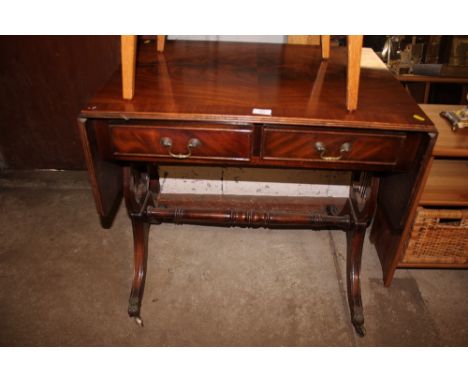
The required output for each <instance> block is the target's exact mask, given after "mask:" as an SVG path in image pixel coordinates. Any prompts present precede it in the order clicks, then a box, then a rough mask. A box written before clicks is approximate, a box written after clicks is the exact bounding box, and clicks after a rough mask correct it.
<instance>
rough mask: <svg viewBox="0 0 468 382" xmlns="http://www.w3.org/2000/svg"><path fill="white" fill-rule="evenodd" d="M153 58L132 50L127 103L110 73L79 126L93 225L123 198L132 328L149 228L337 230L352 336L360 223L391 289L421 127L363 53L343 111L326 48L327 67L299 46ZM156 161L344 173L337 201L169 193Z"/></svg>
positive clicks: (105, 219) (197, 50) (180, 49)
mask: <svg viewBox="0 0 468 382" xmlns="http://www.w3.org/2000/svg"><path fill="white" fill-rule="evenodd" d="M124 40H125V38H124ZM154 50H155V48H154V46H153V45H151V44H146V45H143V46H142V49H141V52H140V53H141V54H140V56H139V58H140V60H141V65H139V66H138V67H137V70H136V81H135V83H136V90H137V91H136V93H135V96H134V97H133V99H132V100H124V99H122V81H121V78H122V77H121V73H120V72H117V73H115V75H114V76H113V77H112V78H111V79H110V81H109V82H108V83H107V85H106V86H105V87H104V88H102V89H101V90H100V91H99V92H98V93H97V94H96V95H95V96H94V97H93V98H92V99H91V100H90V102H89V104H88V106H87V107H85V108H84V109H83V110H82V112H81V114H80V117H79V123H78V124H79V129H80V132H81V139H82V144H83V150H84V153H85V156H86V161H87V166H88V172H89V176H90V180H91V184H92V188H93V193H94V199H95V202H96V207H97V210H98V213H99V215H100V217H101V221H102V223H103V226H105V227H109V226H110V224H111V222H112V219H113V215H114V214H115V211H116V208H117V206H118V205H119V202H120V199H121V197H122V193H123V194H124V197H125V202H126V206H127V211H128V213H129V216H130V219H131V221H132V226H133V238H134V278H133V283H132V290H131V293H130V300H129V308H128V312H129V315H130V316H131V317H134V318H135V319H136V320H137V322H141V319H140V309H141V302H142V297H143V289H144V280H145V275H146V261H147V244H148V233H149V225H150V223H156V224H159V223H163V222H173V223H176V224H182V223H190V224H210V225H212V224H214V225H223V226H242V227H247V226H248V227H266V228H310V229H339V230H343V231H345V232H346V235H347V255H346V256H347V272H346V275H347V290H348V303H349V308H350V315H351V321H352V323H353V325H354V327H355V329H356V332H357V333H358V334H359V335H364V332H365V330H364V312H363V307H362V301H361V290H360V266H361V256H362V246H363V242H364V237H365V232H366V227H368V226H369V224H370V222H371V220H372V217H373V215H374V210H375V209H376V208H377V211H378V215H379V220H378V222H377V225H376V224H374V225H373V226H374V233H375V232H376V231H377V230H380V231H382V232H384V234H383V235H377V237H378V245H377V249H378V250H379V257H380V259H381V261H382V267H383V271H384V278H385V280H387V281H388V280H390V281H391V278H392V277H393V272H394V270H395V268H396V265H397V262H396V259H397V258H398V255H399V253H400V252H399V251H400V250H401V248H402V240H403V239H404V238H405V237H406V236H405V233H406V232H407V231H408V230H409V224H410V222H412V220H413V216H414V214H415V208H414V204H415V201H416V196H417V195H418V193H419V190H420V187H421V184H422V178H423V175H424V173H425V166H426V164H427V162H428V160H429V159H430V154H431V151H432V147H433V144H434V142H435V139H436V130H435V128H434V127H433V125H432V123H431V122H430V120H428V119H426V118H424V113H423V112H422V111H421V109H420V108H419V107H418V105H417V104H416V103H415V102H414V100H412V99H411V97H410V96H409V95H408V94H407V92H406V91H405V90H404V89H403V87H402V86H401V85H400V83H399V82H398V81H397V80H396V79H395V78H394V76H393V75H392V74H391V73H390V72H389V71H388V69H387V68H386V67H385V65H384V64H383V63H382V62H381V61H380V60H379V58H378V57H377V56H376V55H375V54H374V52H373V51H372V50H370V49H363V50H362V62H363V63H364V64H363V67H362V70H361V90H360V101H359V104H360V107H359V109H358V110H356V111H355V112H353V113H349V112H348V111H347V109H346V101H345V95H346V93H347V87H346V82H347V81H346V68H347V67H348V69H349V65H348V64H347V63H348V61H349V60H348V58H349V56H348V52H347V49H346V48H339V47H337V48H335V47H334V48H332V51H331V54H330V57H329V59H328V60H323V59H322V55H323V52H322V50H321V48H320V47H314V46H306V45H282V44H253V43H251V44H245V43H218V42H216V43H213V42H193V41H191V42H188V41H168V42H166V47H165V50H164V54H157V55H155V54H154ZM348 51H349V50H348ZM124 78H125V77H124ZM415 115H419V117H418V118H415V117H414V116H415ZM167 164H171V165H182V166H183V165H202V166H218V167H219V166H232V167H256V168H281V169H284V170H285V171H287V170H288V169H298V168H299V169H315V170H317V169H318V170H328V171H330V170H331V171H349V172H350V173H351V175H352V176H351V181H350V191H349V197H348V198H295V197H252V196H245V197H242V196H229V195H223V196H203V195H196V194H186V195H171V194H164V193H161V192H160V187H159V180H158V179H159V178H158V165H167ZM379 185H380V186H379ZM379 187H380V190H379ZM374 238H375V235H374ZM201 250H203V248H200V251H201ZM265 261H267V259H265ZM233 271H235V270H233Z"/></svg>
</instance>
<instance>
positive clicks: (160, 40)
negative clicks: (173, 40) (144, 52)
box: [156, 35, 166, 52]
mask: <svg viewBox="0 0 468 382" xmlns="http://www.w3.org/2000/svg"><path fill="white" fill-rule="evenodd" d="M157 38H158V40H157V44H156V49H157V51H158V52H164V44H165V43H166V36H165V35H158V36H157Z"/></svg>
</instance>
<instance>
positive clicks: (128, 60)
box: [120, 36, 137, 99]
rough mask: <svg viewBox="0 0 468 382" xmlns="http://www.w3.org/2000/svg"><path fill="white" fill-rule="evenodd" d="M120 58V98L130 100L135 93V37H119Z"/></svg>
mask: <svg viewBox="0 0 468 382" xmlns="http://www.w3.org/2000/svg"><path fill="white" fill-rule="evenodd" d="M120 43H121V46H120V53H121V57H122V97H123V98H124V99H132V98H133V94H134V93H135V63H136V48H137V36H121V37H120Z"/></svg>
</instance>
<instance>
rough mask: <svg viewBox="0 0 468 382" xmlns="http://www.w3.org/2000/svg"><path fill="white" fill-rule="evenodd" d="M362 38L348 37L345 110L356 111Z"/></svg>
mask: <svg viewBox="0 0 468 382" xmlns="http://www.w3.org/2000/svg"><path fill="white" fill-rule="evenodd" d="M362 40H363V36H348V72H347V80H346V108H347V109H348V110H349V111H353V110H356V109H357V104H358V95H359V77H360V75H361V51H362Z"/></svg>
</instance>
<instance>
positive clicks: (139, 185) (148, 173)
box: [123, 166, 159, 326]
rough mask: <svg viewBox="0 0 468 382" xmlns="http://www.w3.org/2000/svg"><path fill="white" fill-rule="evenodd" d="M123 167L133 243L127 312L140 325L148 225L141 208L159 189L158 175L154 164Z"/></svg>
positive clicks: (147, 203) (151, 201) (143, 208)
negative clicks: (141, 166)
mask: <svg viewBox="0 0 468 382" xmlns="http://www.w3.org/2000/svg"><path fill="white" fill-rule="evenodd" d="M123 171H124V176H123V179H124V195H125V204H126V205H127V212H128V215H129V216H130V219H131V221H132V228H133V246H134V271H133V282H132V290H131V292H130V299H129V302H128V315H129V316H130V317H133V318H135V321H136V322H137V324H138V325H140V326H143V321H142V320H141V317H140V308H141V301H142V298H143V290H144V286H145V276H146V263H147V258H148V236H149V228H150V223H149V222H148V219H147V216H146V213H145V211H146V207H147V206H148V205H153V204H154V193H157V192H159V178H158V174H157V168H156V167H155V166H147V167H146V168H138V167H136V166H135V167H125V168H124V170H123Z"/></svg>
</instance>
